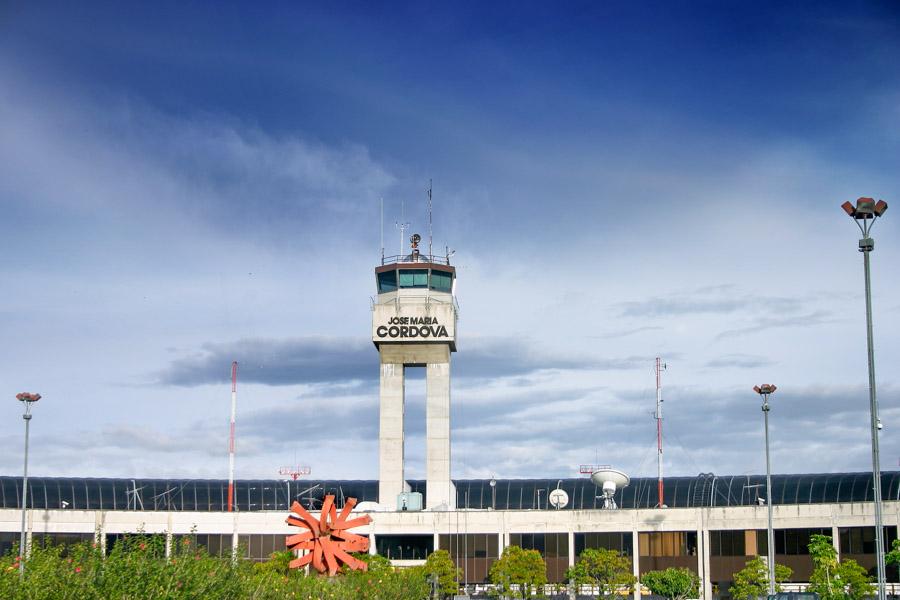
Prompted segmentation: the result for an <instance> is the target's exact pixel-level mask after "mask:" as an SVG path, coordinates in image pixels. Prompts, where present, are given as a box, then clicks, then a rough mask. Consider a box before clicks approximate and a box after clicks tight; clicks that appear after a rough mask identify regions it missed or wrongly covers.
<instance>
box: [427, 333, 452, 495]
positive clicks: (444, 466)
mask: <svg viewBox="0 0 900 600" xmlns="http://www.w3.org/2000/svg"><path fill="white" fill-rule="evenodd" d="M445 354H446V357H447V358H446V362H435V363H431V362H429V363H428V364H427V366H426V379H425V395H426V415H425V438H426V440H427V448H426V449H425V452H426V459H425V460H426V466H425V479H426V497H425V506H426V508H437V507H439V506H441V505H445V506H446V507H447V509H448V510H449V509H453V508H455V506H456V494H455V493H454V490H453V484H452V482H451V481H450V353H449V351H446V352H445Z"/></svg>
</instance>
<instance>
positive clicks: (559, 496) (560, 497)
mask: <svg viewBox="0 0 900 600" xmlns="http://www.w3.org/2000/svg"><path fill="white" fill-rule="evenodd" d="M549 498H550V504H552V505H553V508H555V509H556V510H559V509H560V508H565V507H566V506H567V505H568V504H569V494H567V493H566V491H565V490H562V489H560V488H556V489H555V490H553V491H552V492H550V496H549Z"/></svg>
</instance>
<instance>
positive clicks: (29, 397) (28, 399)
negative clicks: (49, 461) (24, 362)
mask: <svg viewBox="0 0 900 600" xmlns="http://www.w3.org/2000/svg"><path fill="white" fill-rule="evenodd" d="M16 398H17V399H18V400H20V401H21V402H24V403H25V414H23V415H22V418H23V419H25V469H24V472H23V475H22V535H21V536H20V538H19V578H20V579H21V578H22V577H24V576H25V515H26V510H27V508H28V426H29V425H30V424H31V405H32V404H34V403H35V402H37V401H38V400H40V399H41V395H40V394H32V393H30V392H22V393H21V394H16Z"/></svg>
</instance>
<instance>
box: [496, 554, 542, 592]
mask: <svg viewBox="0 0 900 600" xmlns="http://www.w3.org/2000/svg"><path fill="white" fill-rule="evenodd" d="M490 579H491V583H493V584H494V585H495V586H497V591H498V592H499V593H500V594H503V595H506V594H509V593H510V592H512V586H514V585H515V586H518V590H519V597H521V598H527V597H528V596H530V595H531V590H532V588H538V587H541V586H543V585H545V584H546V583H547V565H546V564H545V563H544V559H543V558H542V557H541V553H540V552H538V551H537V550H523V549H522V548H520V547H518V546H507V547H506V548H505V549H504V550H503V555H502V556H501V557H500V558H499V559H498V560H497V561H496V562H495V563H494V564H493V565H491V571H490Z"/></svg>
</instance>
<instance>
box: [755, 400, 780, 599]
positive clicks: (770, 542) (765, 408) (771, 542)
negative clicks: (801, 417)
mask: <svg viewBox="0 0 900 600" xmlns="http://www.w3.org/2000/svg"><path fill="white" fill-rule="evenodd" d="M776 389H777V388H776V387H775V386H774V385H772V384H771V383H764V384H763V385H755V386H753V391H754V392H756V393H757V394H759V395H760V396H762V399H763V403H762V413H763V421H764V422H765V428H766V508H767V509H768V511H769V527H768V530H767V532H766V533H767V535H768V537H767V538H766V539H767V544H766V547H767V550H768V552H767V554H768V563H769V595H770V596H771V595H773V594H774V593H775V530H774V529H772V468H771V466H770V463H769V395H770V394H774V393H775V390H776Z"/></svg>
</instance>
